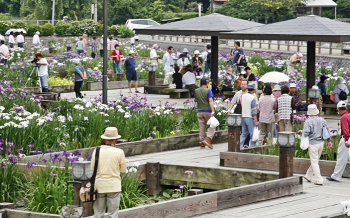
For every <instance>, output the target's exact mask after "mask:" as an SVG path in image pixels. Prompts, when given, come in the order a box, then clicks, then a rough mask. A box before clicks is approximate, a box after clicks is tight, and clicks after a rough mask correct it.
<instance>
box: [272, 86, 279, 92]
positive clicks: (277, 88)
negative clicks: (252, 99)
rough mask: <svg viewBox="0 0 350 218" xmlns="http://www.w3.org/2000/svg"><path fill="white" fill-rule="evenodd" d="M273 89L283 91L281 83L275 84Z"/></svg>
mask: <svg viewBox="0 0 350 218" xmlns="http://www.w3.org/2000/svg"><path fill="white" fill-rule="evenodd" d="M272 91H281V87H280V85H275V86H274V87H273V90H272Z"/></svg>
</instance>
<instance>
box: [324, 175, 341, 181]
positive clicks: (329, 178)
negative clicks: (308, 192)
mask: <svg viewBox="0 0 350 218" xmlns="http://www.w3.org/2000/svg"><path fill="white" fill-rule="evenodd" d="M326 179H327V180H328V181H331V182H339V181H338V180H336V179H333V178H332V177H330V176H328V177H327V178H326Z"/></svg>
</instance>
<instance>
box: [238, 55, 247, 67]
mask: <svg viewBox="0 0 350 218" xmlns="http://www.w3.org/2000/svg"><path fill="white" fill-rule="evenodd" d="M247 65H248V63H247V60H246V59H245V55H243V58H242V59H241V60H240V62H239V66H242V67H246V66H247Z"/></svg>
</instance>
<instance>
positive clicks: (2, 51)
mask: <svg viewBox="0 0 350 218" xmlns="http://www.w3.org/2000/svg"><path fill="white" fill-rule="evenodd" d="M0 43H1V45H0V63H1V64H3V65H6V63H7V59H8V57H9V55H10V51H9V47H7V45H5V40H0Z"/></svg>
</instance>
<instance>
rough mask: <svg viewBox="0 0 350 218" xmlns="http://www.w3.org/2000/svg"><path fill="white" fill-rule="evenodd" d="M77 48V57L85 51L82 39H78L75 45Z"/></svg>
mask: <svg viewBox="0 0 350 218" xmlns="http://www.w3.org/2000/svg"><path fill="white" fill-rule="evenodd" d="M75 45H76V46H77V53H78V55H81V54H83V53H84V51H85V43H84V41H83V37H81V38H80V39H79V41H78V42H77V43H76V44H75Z"/></svg>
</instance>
